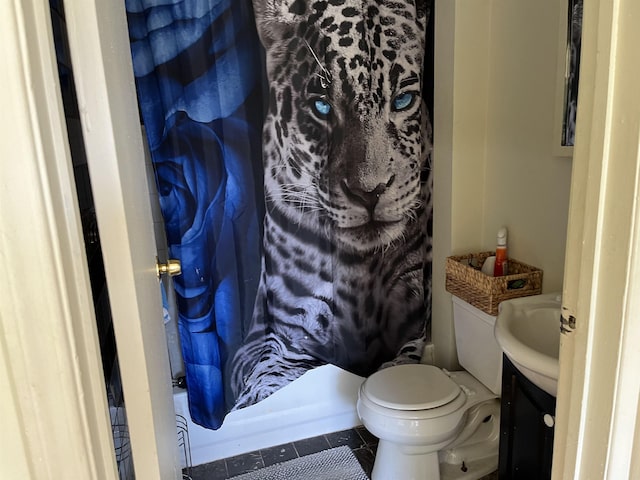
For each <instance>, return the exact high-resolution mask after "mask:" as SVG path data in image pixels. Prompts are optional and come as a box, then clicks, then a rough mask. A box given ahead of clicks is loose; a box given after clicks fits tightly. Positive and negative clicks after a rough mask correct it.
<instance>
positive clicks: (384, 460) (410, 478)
mask: <svg viewBox="0 0 640 480" xmlns="http://www.w3.org/2000/svg"><path fill="white" fill-rule="evenodd" d="M401 449H402V450H401ZM399 460H400V461H399ZM396 478H397V479H402V480H425V479H432V478H434V479H438V478H440V466H439V463H438V451H437V450H436V451H434V452H431V453H424V452H422V451H416V452H415V454H412V453H407V451H406V447H401V446H399V445H397V444H394V443H391V442H388V441H384V440H380V442H379V443H378V451H377V452H376V459H375V462H374V464H373V471H372V472H371V480H390V479H396Z"/></svg>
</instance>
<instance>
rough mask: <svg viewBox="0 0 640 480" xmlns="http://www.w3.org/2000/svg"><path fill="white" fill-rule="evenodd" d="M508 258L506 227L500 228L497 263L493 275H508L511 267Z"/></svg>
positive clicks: (497, 243)
mask: <svg viewBox="0 0 640 480" xmlns="http://www.w3.org/2000/svg"><path fill="white" fill-rule="evenodd" d="M508 263H509V262H508V260H507V229H506V227H502V228H500V230H498V239H497V241H496V263H495V265H494V267H493V276H494V277H501V276H503V275H508V273H509V267H508Z"/></svg>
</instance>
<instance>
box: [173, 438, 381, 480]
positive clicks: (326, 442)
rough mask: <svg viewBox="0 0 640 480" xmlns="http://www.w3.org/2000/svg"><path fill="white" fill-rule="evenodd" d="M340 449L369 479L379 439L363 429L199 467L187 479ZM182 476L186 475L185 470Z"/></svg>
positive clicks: (217, 477)
mask: <svg viewBox="0 0 640 480" xmlns="http://www.w3.org/2000/svg"><path fill="white" fill-rule="evenodd" d="M343 445H348V446H349V447H350V448H351V450H352V451H353V453H354V454H355V456H356V458H357V459H358V460H359V461H360V465H362V469H363V470H364V471H365V472H366V473H367V475H369V476H370V475H371V469H372V468H373V460H374V458H375V452H376V447H377V446H378V439H377V438H376V437H374V436H373V435H371V434H370V433H369V432H368V431H367V430H366V429H365V428H364V427H356V428H353V429H350V430H343V431H341V432H334V433H327V434H326V435H320V436H318V437H312V438H306V439H304V440H299V441H297V442H293V443H285V444H283V445H277V446H275V447H269V448H265V449H262V450H257V451H255V452H249V453H245V454H243V455H238V456H235V457H229V458H225V459H222V460H217V461H215V462H212V463H207V464H205V465H199V466H197V467H193V468H191V472H190V476H191V478H192V480H226V479H228V478H231V477H234V476H236V475H241V474H243V473H247V472H250V471H252V470H258V469H259V468H264V467H268V466H270V465H273V464H276V463H280V462H286V461H287V460H292V459H294V458H297V457H302V456H304V455H310V454H312V453H316V452H320V451H321V450H327V449H329V448H334V447H341V446H343ZM185 473H189V472H187V471H186V470H185ZM186 478H188V477H186Z"/></svg>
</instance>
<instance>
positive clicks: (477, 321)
mask: <svg viewBox="0 0 640 480" xmlns="http://www.w3.org/2000/svg"><path fill="white" fill-rule="evenodd" d="M452 298H453V325H454V328H455V336H456V347H457V350H458V362H459V363H460V365H461V366H462V367H463V368H464V369H465V370H466V371H467V372H469V373H470V374H471V375H473V376H474V377H475V378H477V379H478V380H480V381H481V382H482V384H483V385H484V386H485V387H487V388H488V389H489V390H491V391H492V392H493V393H495V394H496V395H500V393H501V390H502V350H501V348H500V345H498V342H497V341H496V338H495V337H494V335H493V327H494V326H495V324H496V317H493V316H491V315H488V314H486V313H484V312H483V311H482V310H479V309H477V308H476V307H474V306H473V305H470V304H469V303H467V302H465V301H464V300H462V299H460V298H458V297H456V296H453V297H452Z"/></svg>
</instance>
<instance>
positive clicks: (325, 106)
mask: <svg viewBox="0 0 640 480" xmlns="http://www.w3.org/2000/svg"><path fill="white" fill-rule="evenodd" d="M313 108H314V110H315V111H316V113H317V114H318V115H320V116H321V117H326V116H327V115H329V113H330V112H331V104H330V103H329V102H327V101H325V100H323V99H321V98H317V99H315V100H314V102H313Z"/></svg>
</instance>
